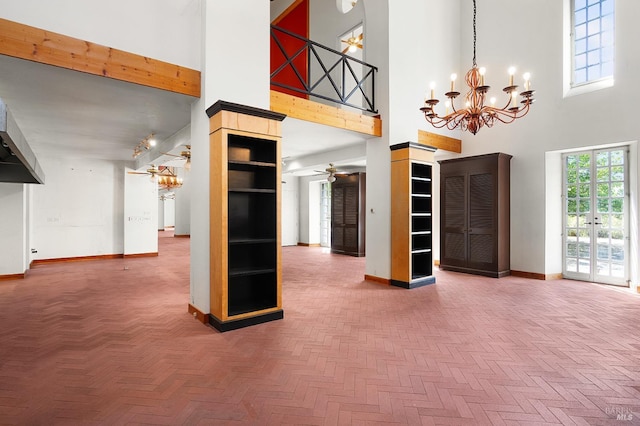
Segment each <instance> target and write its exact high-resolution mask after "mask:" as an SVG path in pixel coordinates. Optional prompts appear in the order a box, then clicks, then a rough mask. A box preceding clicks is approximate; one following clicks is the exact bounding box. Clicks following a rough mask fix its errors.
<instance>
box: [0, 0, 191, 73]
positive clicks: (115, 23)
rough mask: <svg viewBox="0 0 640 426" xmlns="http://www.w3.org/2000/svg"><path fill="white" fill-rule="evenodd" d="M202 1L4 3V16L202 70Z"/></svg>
mask: <svg viewBox="0 0 640 426" xmlns="http://www.w3.org/2000/svg"><path fill="white" fill-rule="evenodd" d="M201 1H202V0H136V1H133V2H132V1H126V0H111V1H106V2H99V1H86V2H85V1H76V0H56V1H50V2H48V1H42V0H20V1H15V0H0V10H2V18H4V19H8V20H11V21H16V22H20V23H22V24H26V25H30V26H33V27H37V28H42V29H45V30H49V31H53V32H57V33H60V34H64V35H67V36H71V37H75V38H78V39H81V40H86V41H90V42H93V43H97V44H101V45H104V46H109V47H113V48H116V49H120V50H124V51H127V52H131V53H136V54H138V55H143V56H147V57H150V58H153V59H159V60H162V61H165V62H170V63H173V64H177V65H182V66H184V67H188V68H193V69H198V70H199V69H200V41H201V39H200V3H201Z"/></svg>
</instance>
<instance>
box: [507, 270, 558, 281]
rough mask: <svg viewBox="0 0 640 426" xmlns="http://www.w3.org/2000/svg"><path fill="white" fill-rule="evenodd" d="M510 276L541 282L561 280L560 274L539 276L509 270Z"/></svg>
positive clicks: (532, 273)
mask: <svg viewBox="0 0 640 426" xmlns="http://www.w3.org/2000/svg"><path fill="white" fill-rule="evenodd" d="M511 276H512V277H520V278H529V279H532V280H542V281H548V280H561V279H562V274H539V273H537V272H524V271H514V270H513V269H512V270H511Z"/></svg>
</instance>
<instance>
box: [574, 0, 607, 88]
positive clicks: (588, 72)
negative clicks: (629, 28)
mask: <svg viewBox="0 0 640 426" xmlns="http://www.w3.org/2000/svg"><path fill="white" fill-rule="evenodd" d="M571 4H572V9H571V17H572V24H571V27H572V32H571V33H572V34H571V35H572V37H571V42H572V47H573V49H572V65H573V66H572V73H573V75H572V77H571V86H572V87H576V86H580V85H584V84H588V83H593V82H598V81H602V80H607V79H609V80H611V79H613V66H614V33H615V31H614V23H615V20H614V0H571Z"/></svg>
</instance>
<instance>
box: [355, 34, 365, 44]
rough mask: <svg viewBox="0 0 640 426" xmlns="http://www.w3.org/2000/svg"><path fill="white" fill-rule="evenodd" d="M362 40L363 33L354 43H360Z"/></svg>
mask: <svg viewBox="0 0 640 426" xmlns="http://www.w3.org/2000/svg"><path fill="white" fill-rule="evenodd" d="M363 38H364V33H362V34H360V35H359V36H358V37H356V42H361V41H362V39H363Z"/></svg>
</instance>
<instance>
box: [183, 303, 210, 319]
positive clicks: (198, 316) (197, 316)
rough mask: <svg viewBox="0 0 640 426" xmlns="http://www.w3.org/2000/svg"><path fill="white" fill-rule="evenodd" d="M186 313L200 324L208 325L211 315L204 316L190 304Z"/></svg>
mask: <svg viewBox="0 0 640 426" xmlns="http://www.w3.org/2000/svg"><path fill="white" fill-rule="evenodd" d="M188 311H189V314H191V315H193V318H195V319H197V320H198V321H200V322H201V323H203V324H209V317H210V316H211V314H205V313H204V312H202V311H201V310H200V309H198V308H196V307H195V306H193V305H192V304H191V303H189V308H188Z"/></svg>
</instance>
